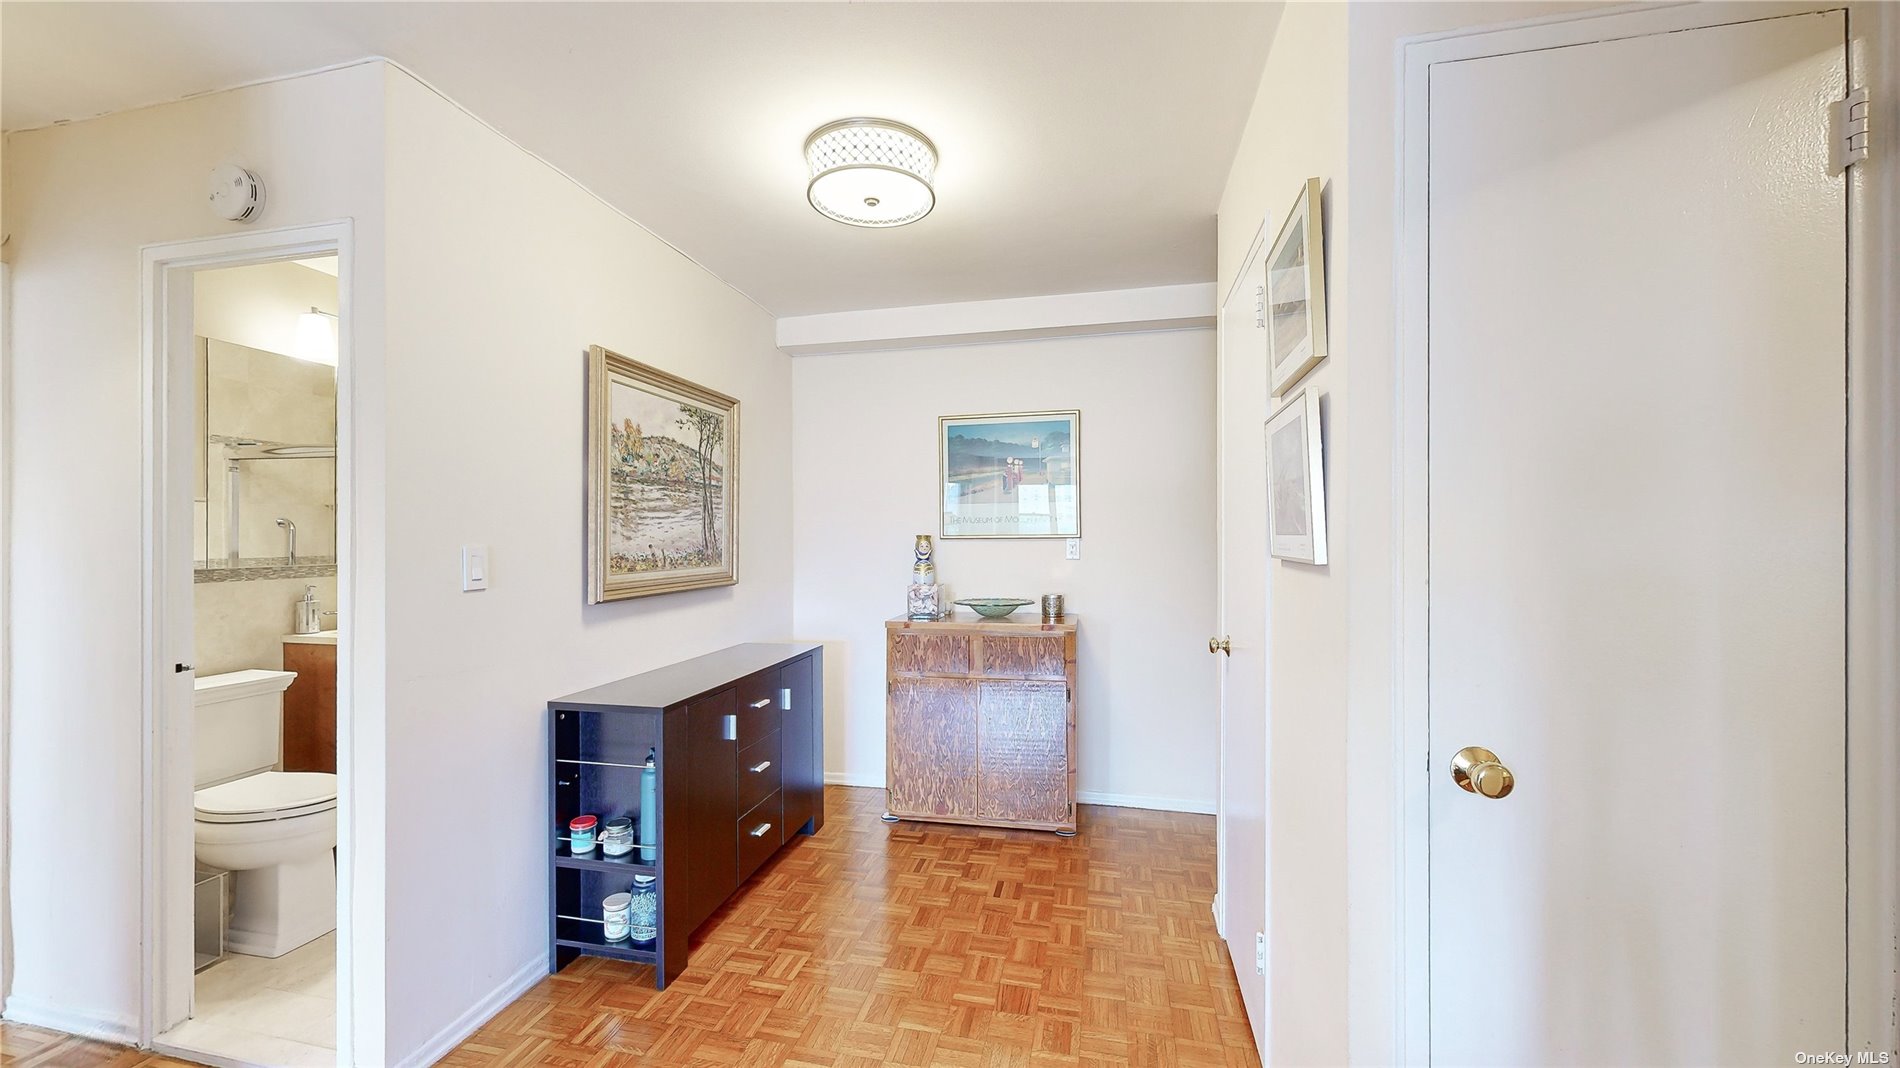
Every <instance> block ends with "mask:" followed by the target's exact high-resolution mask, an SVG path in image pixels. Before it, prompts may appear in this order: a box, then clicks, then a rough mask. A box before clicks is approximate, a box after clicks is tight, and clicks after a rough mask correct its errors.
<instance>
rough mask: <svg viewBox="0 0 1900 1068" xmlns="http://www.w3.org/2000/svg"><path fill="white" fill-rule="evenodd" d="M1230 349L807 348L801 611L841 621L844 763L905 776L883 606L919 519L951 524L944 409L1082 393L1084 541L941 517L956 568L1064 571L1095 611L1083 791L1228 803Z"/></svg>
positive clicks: (1194, 344) (815, 619)
mask: <svg viewBox="0 0 1900 1068" xmlns="http://www.w3.org/2000/svg"><path fill="white" fill-rule="evenodd" d="M1213 355H1214V354H1213V334H1212V333H1211V332H1209V331H1206V330H1191V331H1179V332H1173V333H1154V334H1124V335H1113V336H1106V337H1086V338H1069V339H1057V340H1044V341H1025V342H1014V343H1007V344H994V345H977V346H970V347H962V348H949V349H925V350H916V351H905V352H874V353H854V354H849V355H835V356H800V357H797V358H796V359H795V360H794V361H793V370H792V384H793V391H792V404H793V408H794V410H795V411H796V412H797V421H796V427H795V430H794V434H793V454H792V463H793V469H794V472H795V481H796V487H797V503H796V506H795V513H794V519H795V522H794V532H793V538H794V559H795V565H796V567H795V579H794V597H793V603H794V605H795V612H796V615H795V620H794V630H795V632H796V633H797V635H798V636H799V638H801V639H803V640H809V641H823V642H825V643H826V650H825V671H826V686H825V695H826V706H825V768H826V773H827V775H828V776H829V777H830V778H832V779H833V781H842V782H850V783H855V784H859V785H874V786H882V785H883V784H884V770H885V769H884V621H885V620H886V619H889V618H891V617H892V616H897V615H901V614H903V610H904V587H905V586H906V585H907V584H908V583H909V581H910V566H911V545H912V538H913V537H914V536H915V535H917V534H922V533H928V534H932V535H933V536H934V535H935V534H936V532H937V526H938V524H937V439H936V434H937V417H938V416H940V415H956V414H964V413H970V412H1004V411H1037V410H1044V409H1057V408H1077V409H1080V410H1081V412H1082V426H1081V441H1082V456H1081V464H1080V467H1081V494H1082V558H1081V559H1080V560H1078V561H1069V560H1066V559H1064V554H1063V542H1062V541H1059V540H1000V541H975V540H956V539H942V538H939V539H938V540H937V573H938V576H939V578H940V580H941V581H942V582H943V583H945V584H946V585H948V586H950V587H951V591H952V595H953V596H955V597H980V596H1018V597H1024V598H1035V597H1038V596H1040V595H1041V594H1044V593H1061V594H1063V595H1064V596H1065V597H1066V598H1067V601H1068V607H1069V610H1070V611H1072V612H1074V613H1075V614H1076V615H1077V616H1078V617H1079V618H1080V619H1081V630H1080V632H1079V636H1078V652H1077V655H1078V659H1079V661H1080V665H1079V679H1078V684H1077V695H1076V700H1077V705H1078V709H1077V728H1076V738H1077V741H1076V745H1077V749H1078V750H1079V752H1078V756H1077V765H1078V767H1077V790H1078V791H1079V792H1080V794H1081V795H1082V800H1084V801H1090V800H1097V801H1103V802H1107V803H1127V804H1136V805H1142V806H1149V807H1158V808H1176V809H1183V810H1189V811H1202V812H1205V811H1211V810H1212V806H1213V801H1214V781H1213V779H1214V777H1213V774H1212V769H1213V768H1214V767H1215V751H1214V746H1215V709H1216V695H1215V690H1214V678H1213V675H1212V673H1211V672H1210V670H1209V664H1208V659H1207V646H1206V637H1205V636H1206V635H1207V634H1210V633H1212V631H1211V629H1210V628H1211V627H1212V626H1213V615H1214V612H1213V606H1214V561H1213V518H1214V476H1213V454H1214V436H1213V432H1212V423H1213V401H1214V391H1213ZM1023 611H1024V612H1033V611H1035V609H1034V608H1033V607H1032V608H1026V609H1024V610H1023Z"/></svg>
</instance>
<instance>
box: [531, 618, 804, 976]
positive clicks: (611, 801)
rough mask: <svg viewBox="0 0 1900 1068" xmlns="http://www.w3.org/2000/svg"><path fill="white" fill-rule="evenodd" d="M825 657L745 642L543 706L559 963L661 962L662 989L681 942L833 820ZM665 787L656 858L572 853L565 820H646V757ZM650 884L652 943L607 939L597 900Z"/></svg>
mask: <svg viewBox="0 0 1900 1068" xmlns="http://www.w3.org/2000/svg"><path fill="white" fill-rule="evenodd" d="M823 687H824V652H823V650H822V649H821V648H820V647H819V646H817V645H805V644H791V643H784V644H753V645H735V646H733V647H731V648H729V649H722V650H720V651H719V652H716V653H709V654H707V655H705V656H701V657H697V658H695V659H692V660H686V661H682V662H680V663H677V664H672V665H669V666H667V667H663V668H658V669H656V670H653V671H649V672H646V673H645V674H641V675H634V676H632V677H630V678H625V679H621V680H619V681H618V682H610V683H607V684H606V685H604V686H597V687H595V688H593V689H591V690H584V691H582V692H580V693H575V694H569V695H568V696H566V697H562V698H558V699H556V700H553V701H549V702H548V729H549V741H550V745H549V753H550V758H551V763H550V767H549V775H548V784H549V787H548V797H549V809H550V811H549V829H550V836H551V839H552V845H551V854H552V857H551V862H550V867H549V874H548V878H549V901H550V903H551V906H552V907H551V910H550V915H549V917H548V942H549V968H550V970H551V971H557V972H558V971H560V970H561V969H562V968H564V967H566V966H567V964H568V963H569V962H571V961H572V960H573V959H574V958H575V957H577V956H580V955H582V954H592V955H594V956H601V957H613V958H615V959H618V960H631V961H638V962H640V963H644V964H651V965H653V966H654V972H655V985H656V986H658V987H660V988H662V989H664V988H665V986H666V984H667V983H668V982H670V981H672V980H673V979H674V978H675V977H677V976H678V975H679V974H680V972H682V971H684V970H685V968H686V952H687V937H688V936H689V935H691V934H692V932H693V931H694V930H695V929H696V928H698V927H699V925H700V924H702V923H704V922H706V919H707V917H709V916H711V915H712V914H713V912H714V911H716V910H717V909H718V908H719V906H720V905H722V904H724V903H725V901H726V899H727V898H729V897H731V896H732V894H733V892H734V891H736V890H737V889H738V888H739V887H740V885H741V884H743V883H744V882H745V881H746V880H747V879H748V878H750V877H751V876H752V874H753V873H754V872H756V871H758V870H759V868H760V866H761V865H763V864H764V863H765V862H766V861H767V860H769V859H770V858H771V856H772V855H773V854H774V853H776V852H778V850H779V849H780V848H781V847H782V846H783V845H784V844H785V843H786V842H789V841H790V840H791V839H792V836H793V835H796V834H801V833H802V834H816V833H817V832H818V831H819V829H820V828H822V827H823V826H824V823H825V798H824V781H825V780H824V764H823V761H824V698H823ZM649 752H651V753H652V754H653V756H654V764H655V770H656V778H657V784H656V789H655V795H654V796H655V802H656V804H657V806H658V809H659V811H658V812H657V814H656V817H657V834H656V838H657V846H656V854H657V855H656V856H655V857H654V858H653V859H652V860H651V861H644V860H642V858H641V851H640V849H639V847H638V845H637V844H636V846H635V848H634V850H633V852H632V853H631V854H629V855H627V856H618V857H610V856H607V855H606V854H605V853H604V852H603V851H602V849H601V847H599V846H596V847H595V848H594V849H593V851H592V852H589V853H583V854H581V855H579V856H576V855H574V854H573V853H572V852H571V851H570V850H569V849H568V840H567V825H568V821H569V820H571V819H572V818H574V817H575V816H579V815H593V816H597V817H599V819H600V822H601V824H602V825H603V826H604V825H605V824H606V822H607V821H608V820H610V819H612V818H614V817H617V816H626V817H629V818H631V819H632V820H633V821H634V827H635V836H636V839H637V837H638V828H639V824H640V811H639V808H640V777H641V775H642V773H643V770H644V767H645V765H646V762H647V756H648V753H649ZM636 875H651V876H654V877H655V879H656V882H657V885H658V890H659V937H658V938H657V939H656V940H655V942H654V944H653V945H652V946H651V947H643V946H636V945H634V944H633V943H631V942H629V941H624V940H623V941H618V942H610V941H608V940H607V938H606V936H605V925H604V924H603V922H602V915H601V901H602V900H603V899H604V898H606V897H607V896H608V895H610V894H615V893H620V892H623V891H626V890H628V889H629V888H630V887H632V885H633V879H634V876H636Z"/></svg>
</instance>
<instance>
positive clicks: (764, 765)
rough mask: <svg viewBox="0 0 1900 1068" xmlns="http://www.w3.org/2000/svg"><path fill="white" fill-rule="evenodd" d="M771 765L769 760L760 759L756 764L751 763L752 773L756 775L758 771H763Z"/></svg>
mask: <svg viewBox="0 0 1900 1068" xmlns="http://www.w3.org/2000/svg"><path fill="white" fill-rule="evenodd" d="M771 766H772V762H771V761H769V760H761V761H759V762H758V763H757V764H754V765H752V774H754V775H757V774H758V773H760V772H762V771H764V770H765V769H766V768H769V767H771Z"/></svg>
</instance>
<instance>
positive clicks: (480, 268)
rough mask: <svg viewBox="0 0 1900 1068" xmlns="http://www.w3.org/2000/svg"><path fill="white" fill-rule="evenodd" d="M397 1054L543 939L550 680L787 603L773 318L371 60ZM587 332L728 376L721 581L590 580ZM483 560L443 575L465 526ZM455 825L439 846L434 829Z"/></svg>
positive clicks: (530, 962)
mask: <svg viewBox="0 0 1900 1068" xmlns="http://www.w3.org/2000/svg"><path fill="white" fill-rule="evenodd" d="M388 124H389V125H388V139H389V140H388V156H389V173H388V198H389V224H390V226H389V234H388V257H389V259H388V283H387V298H388V308H389V320H388V329H389V332H388V345H389V352H390V354H391V359H390V361H389V379H388V405H389V420H388V435H389V440H388V448H389V469H388V478H389V526H388V542H387V546H386V548H387V552H388V558H389V561H390V563H389V578H388V597H389V602H388V604H389V608H388V626H389V639H388V640H389V647H388V653H389V665H390V669H389V681H388V701H389V708H390V710H391V713H390V717H389V738H388V742H389V750H388V755H389V768H390V773H389V782H388V791H389V796H388V801H389V810H390V812H391V813H392V814H393V816H394V818H395V819H396V820H398V821H400V824H401V826H402V833H400V834H397V835H394V836H392V838H391V848H390V853H389V857H388V886H387V899H386V900H387V909H388V917H389V926H388V984H389V991H390V995H389V1044H388V1059H389V1061H390V1063H402V1062H404V1061H405V1059H407V1058H411V1057H412V1056H414V1055H415V1054H416V1053H417V1051H419V1050H423V1051H431V1052H434V1053H436V1054H438V1055H439V1054H440V1052H441V1050H440V1048H439V1043H440V1042H441V1041H443V1040H452V1039H454V1038H458V1037H460V1032H461V1029H462V1028H463V1027H467V1026H472V1025H473V1024H474V1023H476V1022H479V1019H480V1016H481V1013H482V1010H483V1009H484V1008H485V1009H486V1010H487V1011H490V1012H492V1011H493V1010H494V1009H497V1008H499V1007H500V1005H501V1003H502V1002H504V1001H505V1000H507V999H508V998H509V997H511V996H512V995H513V994H514V993H515V992H517V990H518V989H519V987H520V986H521V985H522V984H524V983H527V982H532V981H534V980H535V979H538V978H539V976H540V975H541V974H542V973H544V971H545V969H546V954H547V945H546V938H547V922H546V907H547V872H546V867H545V860H544V858H545V856H546V854H547V849H548V842H549V834H550V828H549V827H548V825H547V822H546V821H547V819H548V813H547V765H546V759H547V725H546V711H545V706H546V702H547V701H548V700H549V699H550V698H553V697H558V696H560V695H561V694H564V693H569V692H572V691H574V690H577V689H580V688H582V687H586V686H591V685H594V684H596V683H600V682H604V681H607V680H610V679H614V678H618V677H620V676H623V675H629V674H633V673H635V672H638V671H643V670H646V669H648V668H653V667H657V666H660V665H662V664H666V663H669V662H671V661H675V660H679V659H682V658H684V657H690V656H694V655H697V654H700V653H704V652H709V651H711V650H714V649H718V648H721V647H724V646H727V645H731V644H734V643H737V642H744V641H756V640H783V639H785V638H786V637H787V636H788V635H789V634H790V633H791V630H792V612H791V589H792V584H791V572H792V555H791V523H792V489H791V486H792V468H791V451H792V450H791V412H790V404H789V397H790V394H791V386H792V383H791V361H790V358H789V357H786V356H784V355H782V354H781V353H779V352H778V351H777V349H776V348H774V345H773V333H772V319H771V317H770V316H769V315H767V314H766V313H765V312H764V311H763V310H761V309H760V308H758V307H757V306H756V305H754V304H752V303H751V302H749V301H748V300H747V299H745V298H744V297H743V296H741V295H739V294H738V293H736V292H735V291H733V290H732V289H730V288H728V287H727V286H725V285H724V284H722V283H720V282H719V281H718V280H717V279H715V278H713V277H712V276H711V275H710V274H708V273H706V272H705V271H703V270H701V269H700V268H698V267H697V266H695V265H694V264H693V263H691V262H690V261H688V260H686V259H684V258H682V257H681V256H680V254H679V253H677V252H675V251H673V250H672V249H671V248H669V247H667V246H666V245H664V244H662V243H661V242H660V241H658V240H657V239H655V238H653V237H652V236H651V235H650V234H648V233H647V232H646V231H645V230H643V229H641V228H640V227H638V226H637V225H635V224H633V223H632V222H629V221H628V220H627V219H626V218H624V217H622V216H621V215H619V214H617V213H616V212H614V211H613V210H611V209H609V208H608V207H606V206H605V205H604V204H603V203H601V202H600V201H599V200H597V199H595V198H594V197H592V196H591V195H589V194H588V193H587V192H585V191H584V190H582V189H581V188H579V187H577V186H575V185H574V184H573V183H571V182H570V181H568V180H567V179H565V178H563V177H561V176H560V175H559V174H557V173H556V172H554V171H553V170H551V169H550V168H549V167H547V166H546V165H544V164H542V163H540V162H538V161H536V160H535V159H533V158H531V157H530V156H528V155H526V154H525V153H523V152H522V151H521V150H520V149H518V148H516V147H515V146H514V145H512V144H510V143H509V142H507V141H505V140H504V139H502V138H501V137H500V136H499V135H497V134H496V133H494V132H493V131H491V130H490V129H488V128H487V127H486V126H484V125H483V124H481V123H480V122H479V121H477V120H476V119H474V118H472V117H470V116H469V115H467V114H466V113H464V112H462V111H460V110H459V109H457V108H456V107H454V106H453V105H451V104H449V103H448V102H446V101H444V100H443V99H442V98H440V97H439V96H437V95H436V94H434V93H433V92H432V91H430V90H429V89H427V88H426V87H424V86H422V85H420V84H419V83H417V82H415V81H414V80H412V79H411V78H409V77H408V76H407V75H405V74H403V73H401V72H400V71H398V70H395V69H393V68H391V69H390V70H389V73H388ZM590 344H600V345H605V346H607V347H608V348H610V349H613V350H614V351H617V352H620V353H624V354H625V355H627V356H631V357H633V358H635V359H638V360H641V361H644V362H647V363H651V364H654V365H656V366H659V367H662V368H664V369H666V370H668V371H672V372H675V373H677V374H679V375H682V376H684V377H686V378H688V379H691V380H693V381H695V382H699V383H702V384H704V385H706V386H709V387H711V388H713V389H716V390H720V391H722V392H725V393H729V394H731V395H732V396H735V397H737V398H739V400H740V404H741V407H740V411H741V424H740V434H741V438H740V442H741V445H740V456H741V462H742V464H743V466H742V468H741V470H740V474H739V485H740V495H741V496H740V502H741V503H740V508H739V515H740V545H739V583H738V585H736V586H731V587H725V588H720V589H714V590H703V591H696V592H690V593H680V594H671V595H667V596H662V597H652V598H644V599H639V600H633V601H625V602H619V603H615V604H607V605H599V606H594V607H588V606H586V605H585V604H584V600H585V598H584V589H583V570H582V561H583V555H582V546H583V540H582V539H583V523H582V517H583V514H584V513H583V507H582V494H583V486H584V478H583V472H584V470H585V449H584V447H583V434H584V423H583V414H584V412H585V401H586V383H585V353H586V349H587V346H588V345H590ZM468 542H479V543H482V544H486V545H487V546H488V547H489V551H490V554H491V566H492V585H491V587H490V588H489V589H488V590H486V591H484V592H480V593H463V592H461V587H460V549H461V546H462V545H463V544H464V543H468ZM449 825H453V827H454V828H455V830H454V831H453V833H452V836H459V837H461V838H463V839H465V840H466V843H467V845H466V848H464V849H461V850H458V851H456V855H458V856H462V857H465V858H469V859H475V860H478V861H479V863H478V865H477V866H475V867H469V866H467V865H466V864H462V863H450V862H449V861H448V857H447V856H446V855H445V854H444V853H443V851H442V850H441V849H440V848H438V846H439V845H440V842H439V841H438V839H439V834H440V832H441V831H442V830H443V829H444V828H445V827H447V826H449Z"/></svg>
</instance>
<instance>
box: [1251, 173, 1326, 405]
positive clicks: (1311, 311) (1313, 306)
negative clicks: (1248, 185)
mask: <svg viewBox="0 0 1900 1068" xmlns="http://www.w3.org/2000/svg"><path fill="white" fill-rule="evenodd" d="M1320 186H1321V183H1320V180H1319V179H1318V178H1308V179H1307V180H1306V184H1305V185H1304V186H1302V187H1301V188H1300V196H1299V199H1298V200H1295V201H1294V202H1293V210H1292V211H1291V212H1289V213H1288V214H1287V217H1286V222H1285V223H1282V224H1281V226H1280V235H1279V236H1278V237H1276V238H1274V239H1273V249H1272V251H1270V252H1268V253H1267V267H1266V270H1267V279H1266V308H1265V312H1266V314H1265V316H1264V318H1265V325H1266V328H1267V366H1268V367H1269V368H1270V369H1271V370H1272V382H1273V392H1272V395H1273V396H1275V397H1278V396H1280V395H1281V394H1283V393H1285V392H1286V391H1287V390H1288V389H1289V388H1291V387H1292V385H1293V384H1294V383H1295V382H1298V381H1299V380H1300V378H1301V377H1302V376H1304V375H1305V374H1306V372H1308V371H1310V370H1312V369H1313V365H1314V364H1316V363H1318V362H1320V361H1321V360H1323V359H1325V358H1326V262H1325V258H1326V252H1325V245H1326V241H1325V231H1324V229H1323V226H1322V222H1321V219H1320Z"/></svg>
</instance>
